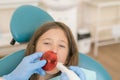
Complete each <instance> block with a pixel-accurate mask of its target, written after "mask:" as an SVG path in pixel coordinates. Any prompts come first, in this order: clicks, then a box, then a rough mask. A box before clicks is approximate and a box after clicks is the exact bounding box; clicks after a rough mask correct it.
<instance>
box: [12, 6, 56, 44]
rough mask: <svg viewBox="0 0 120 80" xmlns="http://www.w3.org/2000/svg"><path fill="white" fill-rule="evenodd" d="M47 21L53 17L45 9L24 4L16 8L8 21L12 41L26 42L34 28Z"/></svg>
mask: <svg viewBox="0 0 120 80" xmlns="http://www.w3.org/2000/svg"><path fill="white" fill-rule="evenodd" d="M49 21H54V19H53V18H52V17H51V16H50V15H49V14H48V13H47V12H46V11H44V10H42V9H40V8H38V7H35V6H31V5H24V6H21V7H19V8H17V9H16V10H15V12H14V13H13V15H12V18H11V22H10V30H11V33H12V36H13V38H14V40H13V41H17V42H19V43H24V42H28V41H29V40H30V38H31V36H32V34H33V33H34V32H35V31H36V29H37V28H38V27H40V26H41V25H42V24H44V23H46V22H49ZM11 44H14V42H11Z"/></svg>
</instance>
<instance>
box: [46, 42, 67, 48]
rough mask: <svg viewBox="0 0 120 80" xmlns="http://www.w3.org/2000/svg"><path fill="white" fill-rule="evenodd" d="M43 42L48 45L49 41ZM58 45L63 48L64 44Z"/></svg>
mask: <svg viewBox="0 0 120 80" xmlns="http://www.w3.org/2000/svg"><path fill="white" fill-rule="evenodd" d="M44 44H45V45H49V44H50V43H49V42H45V43H44ZM59 46H60V47H62V48H65V46H64V45H59Z"/></svg>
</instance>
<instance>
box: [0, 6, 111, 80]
mask: <svg viewBox="0 0 120 80" xmlns="http://www.w3.org/2000/svg"><path fill="white" fill-rule="evenodd" d="M48 21H54V19H53V18H52V17H51V16H50V15H49V14H48V13H47V12H45V11H44V10H42V9H40V8H37V7H34V6H30V5H25V6H21V7H19V8H17V9H16V11H15V12H14V14H13V16H12V19H11V25H10V29H11V33H12V36H13V39H12V41H11V44H12V45H14V44H15V41H17V42H18V43H20V44H21V43H26V42H28V41H29V40H30V38H31V36H32V35H33V33H34V32H35V31H36V29H37V28H38V27H39V26H40V25H42V24H44V23H45V22H48ZM24 55H25V49H23V50H20V51H17V52H14V53H12V54H10V55H8V56H6V57H4V58H2V59H0V76H2V75H5V74H9V73H10V72H11V71H13V70H14V69H15V68H16V66H17V65H18V64H19V63H20V62H21V60H22V59H23V57H24ZM79 66H80V67H83V68H86V69H89V70H93V71H95V72H96V75H97V80H112V78H111V76H110V75H109V73H108V72H107V71H106V70H105V68H104V67H103V66H102V65H101V64H100V63H98V62H97V61H95V60H94V59H92V58H91V57H89V56H87V55H85V54H82V53H79ZM51 80H58V79H57V77H56V78H54V79H51Z"/></svg>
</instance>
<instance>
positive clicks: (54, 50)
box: [51, 45, 58, 53]
mask: <svg viewBox="0 0 120 80" xmlns="http://www.w3.org/2000/svg"><path fill="white" fill-rule="evenodd" d="M51 50H52V51H53V52H55V53H57V51H58V47H57V46H56V45H53V46H52V47H51Z"/></svg>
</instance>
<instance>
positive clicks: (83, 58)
mask: <svg viewBox="0 0 120 80" xmlns="http://www.w3.org/2000/svg"><path fill="white" fill-rule="evenodd" d="M24 55H25V50H20V51H17V52H15V53H13V54H11V55H8V56H6V57H4V58H3V59H0V76H2V75H5V74H9V73H10V72H11V71H13V70H14V69H15V68H16V66H17V65H18V64H19V63H20V62H21V60H22V59H23V57H24ZM79 66H80V67H82V68H86V69H89V70H93V71H95V72H96V73H97V80H112V78H111V76H110V75H109V73H108V72H107V71H106V70H105V68H104V67H103V66H102V65H101V64H99V63H98V62H96V61H95V60H94V59H92V58H91V57H89V56H87V55H85V54H81V53H80V54H79ZM57 78H58V77H56V78H54V79H51V80H58V79H57Z"/></svg>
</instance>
